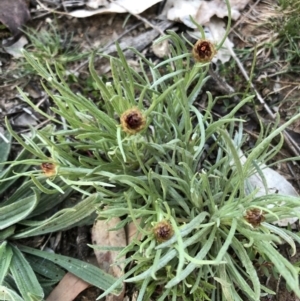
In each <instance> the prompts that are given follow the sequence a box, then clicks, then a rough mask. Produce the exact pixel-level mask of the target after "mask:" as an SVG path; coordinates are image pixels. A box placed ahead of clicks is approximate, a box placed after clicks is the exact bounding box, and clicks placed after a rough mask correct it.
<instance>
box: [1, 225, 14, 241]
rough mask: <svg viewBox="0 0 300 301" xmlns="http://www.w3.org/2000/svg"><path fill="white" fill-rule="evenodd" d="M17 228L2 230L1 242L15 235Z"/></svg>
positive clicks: (11, 227)
mask: <svg viewBox="0 0 300 301" xmlns="http://www.w3.org/2000/svg"><path fill="white" fill-rule="evenodd" d="M15 229H16V226H15V225H13V226H10V227H8V228H5V229H4V230H0V241H3V240H6V239H7V238H8V237H10V236H12V235H13V234H14V233H15Z"/></svg>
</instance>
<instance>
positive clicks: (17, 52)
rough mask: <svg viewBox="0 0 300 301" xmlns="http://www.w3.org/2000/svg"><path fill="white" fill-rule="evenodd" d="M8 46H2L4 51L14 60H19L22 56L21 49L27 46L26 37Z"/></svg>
mask: <svg viewBox="0 0 300 301" xmlns="http://www.w3.org/2000/svg"><path fill="white" fill-rule="evenodd" d="M9 44H10V45H9V46H3V48H4V49H5V51H6V52H7V53H9V54H10V55H12V56H13V57H14V58H20V57H23V56H24V55H23V53H22V49H24V46H25V45H26V44H28V40H27V39H26V37H21V38H20V39H18V40H17V41H16V42H15V43H13V44H11V43H9Z"/></svg>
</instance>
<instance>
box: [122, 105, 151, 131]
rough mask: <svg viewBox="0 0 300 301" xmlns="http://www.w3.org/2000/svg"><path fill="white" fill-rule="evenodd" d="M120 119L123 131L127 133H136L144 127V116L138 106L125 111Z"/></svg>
mask: <svg viewBox="0 0 300 301" xmlns="http://www.w3.org/2000/svg"><path fill="white" fill-rule="evenodd" d="M120 119H121V126H122V129H123V131H124V132H126V133H128V134H131V135H132V134H136V133H138V132H140V131H142V130H143V129H144V128H145V124H146V118H145V116H144V115H143V114H142V112H141V111H140V110H139V109H138V108H132V109H129V110H127V111H125V112H124V113H123V114H122V115H121V118H120Z"/></svg>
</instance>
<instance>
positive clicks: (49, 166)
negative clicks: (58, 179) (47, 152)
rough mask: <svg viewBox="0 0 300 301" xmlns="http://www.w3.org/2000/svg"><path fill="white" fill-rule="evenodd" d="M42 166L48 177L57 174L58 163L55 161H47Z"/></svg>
mask: <svg viewBox="0 0 300 301" xmlns="http://www.w3.org/2000/svg"><path fill="white" fill-rule="evenodd" d="M41 168H42V170H43V172H44V174H45V176H47V177H52V176H55V174H56V165H55V164H54V163H50V162H45V163H42V164H41Z"/></svg>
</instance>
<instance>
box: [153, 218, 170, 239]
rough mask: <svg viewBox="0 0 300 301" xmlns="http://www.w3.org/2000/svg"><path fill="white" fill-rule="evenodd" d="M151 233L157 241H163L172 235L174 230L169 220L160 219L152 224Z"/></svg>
mask: <svg viewBox="0 0 300 301" xmlns="http://www.w3.org/2000/svg"><path fill="white" fill-rule="evenodd" d="M153 233H154V236H155V239H156V240H157V241H158V242H164V241H166V240H169V239H170V238H171V237H172V236H173V234H174V230H173V227H172V225H171V224H170V222H168V221H166V220H162V221H160V222H158V223H157V224H156V225H155V226H154V228H153Z"/></svg>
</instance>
